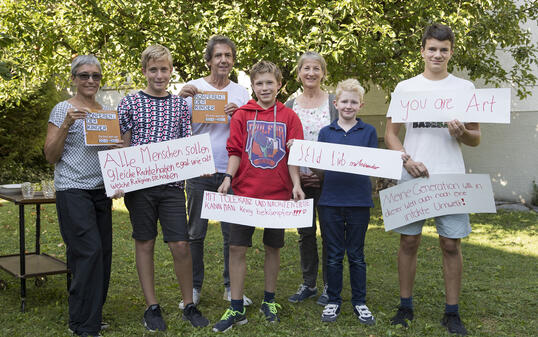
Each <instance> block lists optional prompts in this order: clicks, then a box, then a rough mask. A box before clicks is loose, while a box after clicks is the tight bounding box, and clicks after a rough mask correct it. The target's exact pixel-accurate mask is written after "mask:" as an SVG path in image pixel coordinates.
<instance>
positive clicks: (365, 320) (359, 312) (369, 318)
mask: <svg viewBox="0 0 538 337" xmlns="http://www.w3.org/2000/svg"><path fill="white" fill-rule="evenodd" d="M353 312H354V313H355V315H356V316H357V318H358V319H359V322H361V323H362V324H366V325H374V324H375V318H374V316H373V315H372V313H371V312H370V309H368V307H367V306H366V304H361V305H358V304H357V305H354V306H353Z"/></svg>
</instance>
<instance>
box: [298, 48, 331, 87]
mask: <svg viewBox="0 0 538 337" xmlns="http://www.w3.org/2000/svg"><path fill="white" fill-rule="evenodd" d="M308 60H312V61H316V62H318V63H319V65H320V66H321V71H323V77H322V78H321V80H322V81H323V80H324V79H325V77H327V62H325V59H324V58H323V56H321V55H320V54H319V53H316V52H315V51H307V52H306V53H304V54H303V55H301V56H300V57H299V60H297V77H296V79H297V81H298V82H301V78H300V77H299V72H300V71H301V68H302V67H303V64H304V63H305V62H306V61H308Z"/></svg>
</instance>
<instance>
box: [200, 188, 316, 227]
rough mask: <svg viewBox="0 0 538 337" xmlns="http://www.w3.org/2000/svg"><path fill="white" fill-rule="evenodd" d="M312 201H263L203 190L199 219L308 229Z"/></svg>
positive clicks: (256, 225)
mask: <svg viewBox="0 0 538 337" xmlns="http://www.w3.org/2000/svg"><path fill="white" fill-rule="evenodd" d="M313 216H314V199H306V200H299V201H294V200H265V199H256V198H248V197H241V196H237V195H232V194H226V195H225V194H220V193H215V192H209V191H204V201H203V205H202V214H201V216H200V217H201V218H202V219H211V220H218V221H225V222H231V223H235V224H239V225H246V226H252V227H263V228H304V227H312V219H313Z"/></svg>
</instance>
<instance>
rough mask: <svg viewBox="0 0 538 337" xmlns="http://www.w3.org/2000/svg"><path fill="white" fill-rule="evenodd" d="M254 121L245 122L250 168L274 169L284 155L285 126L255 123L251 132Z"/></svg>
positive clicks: (261, 122)
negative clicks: (254, 127)
mask: <svg viewBox="0 0 538 337" xmlns="http://www.w3.org/2000/svg"><path fill="white" fill-rule="evenodd" d="M253 126H254V121H248V122H247V131H248V137H247V146H246V149H245V150H246V152H247V153H249V159H250V163H251V164H252V166H254V167H257V168H262V169H272V168H275V167H276V166H277V165H278V163H279V162H280V161H281V160H282V158H284V156H285V155H286V148H285V146H286V124H284V123H276V132H274V130H273V129H274V127H275V123H274V122H266V121H256V129H255V130H254V131H253V130H252V128H253Z"/></svg>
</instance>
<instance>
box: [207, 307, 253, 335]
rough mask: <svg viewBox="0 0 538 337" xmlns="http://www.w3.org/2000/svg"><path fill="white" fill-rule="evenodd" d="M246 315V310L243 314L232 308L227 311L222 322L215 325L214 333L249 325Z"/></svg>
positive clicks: (221, 319)
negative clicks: (236, 326) (235, 326)
mask: <svg viewBox="0 0 538 337" xmlns="http://www.w3.org/2000/svg"><path fill="white" fill-rule="evenodd" d="M245 313H246V309H245V308H243V312H239V311H236V310H233V309H232V308H228V309H226V312H225V313H224V315H222V317H221V318H220V321H218V322H217V323H216V324H215V325H213V332H224V331H228V330H230V329H231V328H232V327H233V326H234V325H243V324H247V323H248V320H247V317H246V316H245Z"/></svg>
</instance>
